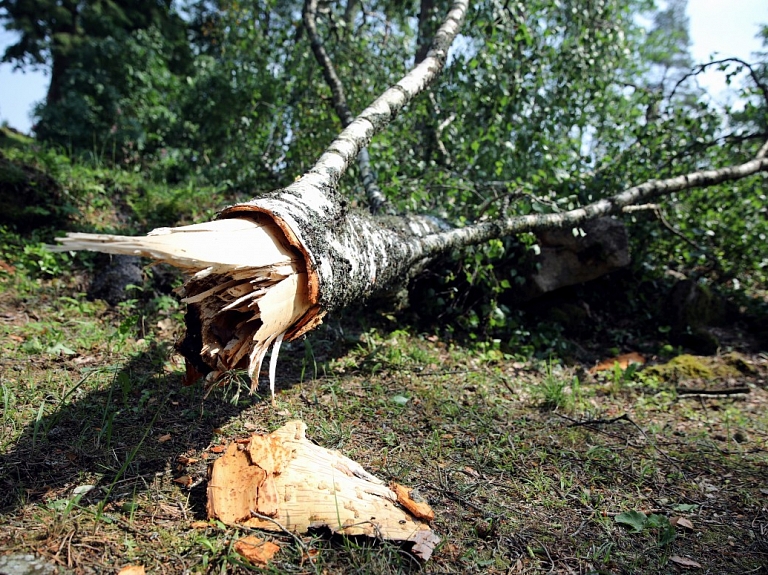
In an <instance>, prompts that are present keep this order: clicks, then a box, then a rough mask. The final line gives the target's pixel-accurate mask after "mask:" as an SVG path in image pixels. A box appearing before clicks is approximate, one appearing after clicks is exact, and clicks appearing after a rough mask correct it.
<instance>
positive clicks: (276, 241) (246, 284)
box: [53, 214, 314, 401]
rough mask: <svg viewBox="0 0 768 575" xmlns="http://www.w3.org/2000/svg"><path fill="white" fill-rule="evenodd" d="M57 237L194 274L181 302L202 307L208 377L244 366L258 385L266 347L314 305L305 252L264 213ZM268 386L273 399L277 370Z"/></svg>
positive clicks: (70, 244) (67, 245)
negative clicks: (128, 232)
mask: <svg viewBox="0 0 768 575" xmlns="http://www.w3.org/2000/svg"><path fill="white" fill-rule="evenodd" d="M58 241H59V242H60V244H61V245H59V246H56V247H55V248H53V249H56V250H59V251H62V250H63V251H67V250H90V251H99V252H106V253H111V254H126V255H140V256H145V257H149V258H152V259H154V260H156V261H159V262H165V263H169V264H171V265H173V266H176V267H179V268H181V269H183V270H184V271H185V272H186V273H187V274H188V275H189V277H188V279H187V281H186V282H185V284H184V287H183V288H182V290H181V295H182V296H183V300H182V301H184V302H185V303H187V304H190V305H196V306H198V311H199V316H200V320H201V324H202V325H201V328H200V336H201V339H202V348H201V350H200V354H201V358H202V360H203V361H204V362H205V363H206V364H207V365H208V366H209V367H210V368H211V369H212V370H213V371H212V373H211V374H209V376H208V381H209V382H213V381H215V380H216V379H217V378H218V377H219V376H220V375H221V374H223V373H224V372H227V371H229V370H232V369H239V368H243V369H247V370H248V374H249V375H250V376H251V382H252V388H255V387H256V386H257V385H258V379H259V373H260V371H261V365H262V362H263V361H264V357H265V356H266V354H267V351H268V350H269V347H270V346H273V354H274V355H275V358H276V357H277V351H278V350H279V344H278V343H277V342H281V341H282V339H283V337H284V336H285V335H286V333H289V331H290V330H291V329H292V328H293V327H295V326H296V324H298V323H299V322H300V320H301V318H302V317H303V316H305V315H306V314H307V311H308V310H310V309H311V308H313V306H314V303H313V302H310V301H309V293H308V279H307V273H306V265H305V263H304V258H303V256H301V255H299V254H297V252H296V250H294V249H292V248H291V247H290V246H289V245H288V244H287V241H286V238H285V235H284V234H283V232H282V231H281V229H280V228H279V227H278V226H277V225H275V224H274V223H273V221H272V220H270V219H269V218H267V217H266V216H263V215H258V214H252V217H251V218H230V219H222V220H215V221H212V222H205V223H201V224H194V225H191V226H180V227H177V228H158V229H156V230H153V231H151V232H149V233H148V234H147V235H146V236H139V237H132V236H117V235H108V234H80V233H71V234H67V236H66V237H63V238H58ZM289 336H290V334H289ZM272 363H273V365H274V361H273V362H272ZM269 383H270V389H271V391H272V399H273V401H274V393H275V391H274V390H275V370H274V369H271V370H270V377H269Z"/></svg>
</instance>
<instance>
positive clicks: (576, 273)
mask: <svg viewBox="0 0 768 575" xmlns="http://www.w3.org/2000/svg"><path fill="white" fill-rule="evenodd" d="M579 230H580V231H579ZM582 231H583V232H584V235H582V233H581V232H582ZM538 237H539V243H540V245H541V253H540V254H539V256H538V257H537V259H536V264H537V266H538V270H537V271H536V272H535V273H533V274H532V275H531V276H530V277H529V278H528V279H529V281H528V282H526V284H527V285H528V286H529V288H528V294H527V296H528V298H533V297H537V296H539V295H541V294H544V293H548V292H551V291H554V290H556V289H559V288H561V287H565V286H570V285H575V284H579V283H584V282H587V281H590V280H593V279H596V278H598V277H600V276H602V275H604V274H607V273H608V272H610V271H613V270H615V269H618V268H621V267H624V266H626V265H628V264H629V262H630V256H629V241H628V238H627V230H626V228H625V227H624V224H623V223H621V222H620V221H618V220H615V219H613V218H608V217H606V218H599V219H597V220H593V221H590V222H585V223H584V224H583V225H581V226H580V228H577V233H576V234H574V230H573V229H572V228H564V229H555V230H546V231H544V232H541V233H540V234H539V236H538Z"/></svg>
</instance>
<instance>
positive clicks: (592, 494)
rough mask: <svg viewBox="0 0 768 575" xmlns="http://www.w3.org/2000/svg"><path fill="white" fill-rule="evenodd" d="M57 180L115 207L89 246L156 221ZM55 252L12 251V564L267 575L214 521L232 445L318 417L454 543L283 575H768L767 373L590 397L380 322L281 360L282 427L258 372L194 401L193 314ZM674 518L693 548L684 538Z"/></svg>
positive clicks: (349, 325)
mask: <svg viewBox="0 0 768 575" xmlns="http://www.w3.org/2000/svg"><path fill="white" fill-rule="evenodd" d="M14 149H15V148H14ZM5 152H6V153H7V154H10V152H9V151H8V150H7V149H5ZM15 153H21V152H15ZM51 162H52V160H50V161H49V163H51ZM57 165H58V164H57ZM56 169H59V170H62V173H64V175H65V176H66V177H71V178H72V181H73V182H74V183H73V184H72V186H71V189H73V190H83V189H88V190H90V192H88V193H83V194H80V193H79V192H78V193H76V194H74V196H73V197H75V198H76V199H77V198H80V199H78V200H77V201H78V202H80V201H81V200H82V198H86V200H83V201H85V203H87V202H88V201H90V200H87V198H91V199H93V198H103V199H104V201H103V203H102V204H98V202H97V203H96V205H97V207H98V206H101V207H98V209H93V210H90V211H89V210H88V209H83V210H80V211H79V212H78V213H79V214H80V215H79V216H78V217H79V218H80V220H78V221H79V222H80V224H82V225H83V226H84V227H88V226H91V229H99V227H100V226H106V227H109V226H111V225H114V224H115V223H120V222H124V225H125V226H126V227H127V228H128V229H130V228H131V227H132V226H137V227H138V226H140V225H143V223H145V222H146V223H148V222H150V221H155V219H156V216H153V215H151V214H148V215H144V212H142V211H137V209H138V208H136V206H139V207H141V206H142V205H144V204H146V206H150V205H151V204H152V202H151V201H149V200H148V199H147V198H144V200H142V201H144V204H142V203H141V202H138V201H137V202H133V201H131V202H126V203H123V204H121V203H120V202H119V201H113V200H116V199H117V198H120V197H125V194H122V193H118V188H120V189H122V190H123V191H125V189H123V188H121V186H127V187H128V188H130V190H129V191H130V193H131V194H133V193H134V192H135V193H137V194H138V193H139V192H138V191H139V189H140V188H139V183H138V180H133V179H131V178H133V176H131V175H130V174H123V175H120V176H119V177H118V176H115V175H114V174H112V175H110V172H109V171H106V170H105V171H104V172H100V171H99V170H98V169H95V171H87V170H86V168H85V167H83V166H74V167H72V166H71V165H69V164H65V165H63V167H62V166H59V167H58V168H56ZM78 170H80V171H87V174H88V175H87V177H86V176H83V175H82V174H79V175H77V174H75V175H73V174H74V173H75V172H77V171H78ZM67 174H69V175H68V176H67ZM62 177H64V176H62ZM89 178H90V179H89ZM120 178H125V179H124V180H121V179H120ZM64 179H65V180H66V178H64ZM84 181H85V182H88V181H90V182H92V183H94V185H93V186H91V187H88V186H85V184H84V183H83V182H84ZM98 186H102V188H103V190H104V191H103V192H102V191H100V189H101V188H99V187H98ZM131 190H132V191H131ZM147 190H148V192H147V193H148V194H150V196H151V194H152V193H154V192H153V191H152V190H151V189H149V188H147ZM175 193H176V192H173V191H172V190H166V191H164V192H163V194H165V195H164V196H163V197H167V198H173V197H174V194H175ZM89 194H91V195H89ZM129 195H130V194H129ZM192 200H194V198H191V199H190V198H189V197H184V201H183V202H182V201H179V202H177V203H176V204H174V209H177V208H178V209H181V216H180V217H181V218H182V219H185V220H187V219H188V220H192V219H195V218H196V217H198V216H199V215H200V213H201V212H200V211H199V210H200V209H201V208H199V207H198V208H195V210H197V211H194V210H187V211H185V208H184V205H187V204H188V203H189V204H191V203H194V202H193V201H192ZM207 201H208V202H209V204H212V203H213V200H212V199H211V198H208V200H207ZM78 205H80V204H78ZM164 205H165V204H164ZM200 205H206V204H204V203H201V204H200ZM141 209H142V210H143V209H144V208H141ZM149 209H150V208H147V210H149ZM120 210H124V211H122V212H121V211H120ZM137 222H138V223H137ZM121 225H123V224H121ZM35 233H36V232H34V233H32V234H31V235H26V236H22V235H20V234H17V233H16V232H12V231H9V230H7V229H6V230H5V231H4V232H3V235H2V237H0V260H2V261H3V262H4V263H6V264H8V265H9V266H10V270H9V269H8V268H6V267H3V266H0V410H2V412H1V413H0V555H7V554H26V553H31V554H34V555H36V556H38V557H41V558H43V559H44V560H45V561H46V562H49V563H51V564H55V565H58V566H59V567H61V568H62V569H64V570H65V572H73V573H106V572H112V573H113V572H115V571H116V569H117V568H118V567H120V566H123V565H127V564H142V565H144V566H145V567H146V568H147V571H148V572H151V573H171V574H175V573H185V572H189V573H246V572H253V571H259V570H260V569H258V568H256V567H254V566H250V565H248V564H246V563H244V562H243V560H242V559H241V558H240V557H239V556H238V555H237V554H236V553H235V552H234V547H233V546H234V542H235V541H236V540H237V538H239V537H241V536H243V535H246V534H248V533H249V532H248V531H247V530H243V529H236V528H231V527H226V526H224V525H222V524H220V523H218V522H215V521H208V520H207V518H206V513H205V487H206V467H207V465H208V463H210V462H211V461H212V460H214V459H215V458H216V457H217V456H218V455H217V452H218V451H219V449H218V447H219V446H221V445H224V444H226V443H228V442H229V441H231V440H233V439H235V438H240V437H243V436H246V435H248V434H250V433H253V432H267V431H271V430H273V429H275V428H277V427H279V426H280V425H282V424H283V423H285V422H286V421H288V420H291V419H295V418H300V419H303V420H304V421H305V422H306V423H307V425H308V434H309V436H310V438H311V439H312V440H314V441H315V442H317V443H319V444H321V445H323V446H325V447H329V448H334V449H339V450H341V451H342V452H343V453H344V454H345V455H347V456H349V457H352V458H353V459H355V460H357V461H359V462H360V463H361V464H362V465H364V466H365V467H366V468H367V469H368V470H369V471H371V472H373V473H374V474H376V475H378V476H379V477H381V478H382V479H385V480H396V481H398V482H400V483H403V484H406V485H409V486H412V487H416V488H418V490H419V493H420V494H421V495H422V496H423V497H425V498H426V499H427V501H428V502H429V503H430V504H431V505H432V507H433V508H434V509H435V511H436V513H437V517H436V519H435V521H434V525H433V527H434V529H435V531H436V533H437V534H438V535H439V536H440V537H441V538H442V543H441V544H440V545H439V547H438V549H437V550H436V552H435V554H434V556H433V558H432V559H431V560H430V561H429V562H428V563H426V564H425V565H424V566H423V567H419V566H418V564H416V563H415V562H414V561H413V559H412V558H411V556H410V554H409V553H408V552H407V550H406V549H402V548H401V547H399V546H398V545H396V544H394V543H391V542H376V541H369V540H364V539H345V538H329V537H327V536H325V535H324V534H322V533H313V534H309V535H302V536H301V537H299V538H298V540H297V539H295V538H294V537H291V536H287V535H282V534H274V533H261V534H260V536H262V537H265V538H268V539H270V540H273V541H275V542H277V543H278V544H279V545H280V546H281V548H282V549H281V551H280V552H279V553H278V554H277V555H276V557H275V561H274V563H273V564H272V565H270V566H269V567H267V568H265V569H261V570H263V571H265V572H267V573H372V574H379V573H381V574H386V573H408V572H416V571H418V570H419V569H422V570H423V571H425V572H428V573H462V574H463V573H478V574H479V573H616V574H618V573H647V574H655V573H676V572H679V571H681V570H682V567H680V566H679V565H678V564H677V563H675V559H676V558H689V559H690V560H693V561H696V562H697V563H699V564H700V565H701V566H702V570H701V571H702V572H704V571H707V572H711V573H750V572H753V573H759V572H760V569H764V566H765V565H766V561H767V560H768V514H767V512H766V507H765V501H766V496H767V495H768V492H766V489H768V484H766V477H768V457H767V456H766V448H768V409H766V406H768V391H767V390H766V380H768V355H767V354H765V353H763V354H758V353H753V354H752V355H750V356H748V357H747V359H748V360H749V362H750V365H752V366H753V367H754V369H755V371H754V372H753V373H751V374H748V375H744V376H742V377H740V379H739V381H738V382H737V383H739V384H740V385H742V384H743V385H748V386H749V388H750V393H749V394H747V395H746V396H733V397H727V396H726V397H719V398H705V397H685V396H678V394H677V392H676V389H675V384H674V383H667V382H664V381H661V380H659V379H657V378H653V377H649V376H647V375H644V373H643V371H642V370H639V371H633V372H622V371H620V370H619V371H613V372H609V373H608V374H607V375H605V376H599V377H594V376H591V375H589V374H588V373H587V372H586V371H585V369H584V368H586V367H590V366H589V365H583V364H579V363H578V362H573V361H568V360H567V358H560V357H551V358H548V359H547V360H535V359H531V358H527V357H517V356H514V355H511V354H509V353H504V352H502V351H501V348H500V347H499V346H498V345H497V342H493V341H489V342H485V341H476V342H470V343H468V344H466V345H463V344H461V343H458V341H457V340H453V339H447V338H444V337H442V336H440V334H438V333H432V332H421V331H420V330H419V329H418V328H417V327H414V326H411V325H408V324H407V322H405V321H400V323H393V322H392V321H391V319H389V318H390V317H391V316H387V318H384V317H379V316H377V314H376V313H375V312H373V311H371V312H369V313H367V314H358V313H356V316H360V317H355V318H341V319H336V318H330V319H329V321H328V322H327V323H326V324H325V325H324V326H322V327H321V328H320V329H319V330H317V331H316V332H315V333H313V334H312V335H310V337H309V338H307V339H306V340H304V341H298V342H292V343H288V344H285V345H284V348H283V351H282V353H281V359H280V363H279V374H278V388H279V392H278V396H277V399H278V406H277V407H276V408H273V407H272V406H271V404H270V401H269V398H268V393H263V394H262V395H249V394H248V393H247V391H246V389H245V385H246V383H245V381H244V378H243V375H242V374H240V373H232V374H229V381H230V385H229V386H228V387H225V388H218V389H215V390H214V391H213V392H212V393H211V394H210V395H209V396H208V397H205V394H204V392H203V390H202V389H201V388H200V387H197V386H192V387H184V386H182V384H181V380H182V376H183V364H182V363H180V361H179V359H178V357H176V356H175V355H174V352H173V342H174V340H175V338H176V337H178V335H179V334H180V331H181V329H182V315H183V309H181V308H180V307H179V306H178V304H176V303H175V300H173V299H172V298H170V297H169V295H168V294H167V293H165V292H163V291H162V290H160V289H159V288H157V287H156V284H155V283H153V282H152V281H149V280H148V281H147V283H146V285H143V286H140V287H141V289H140V290H138V291H137V292H136V299H135V300H131V301H129V302H126V303H124V304H121V305H119V306H117V307H110V306H108V305H107V304H105V303H103V302H99V301H94V302H92V301H88V300H87V299H86V298H85V296H84V294H83V292H84V291H85V286H86V285H87V280H88V276H89V275H90V274H92V273H93V268H94V264H93V261H92V260H89V259H88V258H84V259H81V258H80V257H79V256H78V257H77V258H75V259H72V258H68V257H65V256H62V257H61V258H59V256H51V255H50V254H48V253H47V252H45V251H43V250H42V249H41V247H40V246H41V244H42V243H44V242H45V241H48V240H47V239H46V238H44V237H42V236H38V235H35ZM30 246H32V247H30ZM25 248H26V251H25ZM594 312H595V313H596V314H597V313H599V310H594ZM395 326H397V329H395ZM526 329H532V328H530V327H528V328H526ZM625 329H626V326H624V327H622V330H625ZM622 333H624V332H622ZM581 343H583V344H584V345H585V346H586V345H587V344H588V342H581ZM589 345H592V344H591V343H589ZM654 345H655V343H654ZM507 351H508V350H507ZM595 353H602V349H598V350H597V351H596V352H595ZM715 383H716V384H717V385H726V384H728V383H729V382H726V381H722V382H715ZM622 416H624V417H622ZM627 514H629V515H627ZM627 517H632V518H635V519H637V518H641V519H638V521H639V523H637V525H639V527H632V526H630V525H628V524H627V523H625V522H622V520H623V519H626V518H627ZM642 517H645V520H642ZM677 517H683V518H685V519H687V520H688V521H690V523H691V525H692V527H693V529H689V528H686V527H684V526H680V524H678V527H674V528H673V530H672V531H670V530H669V526H670V525H671V523H670V520H673V519H674V518H677ZM310 557H311V560H310ZM692 572H697V571H692Z"/></svg>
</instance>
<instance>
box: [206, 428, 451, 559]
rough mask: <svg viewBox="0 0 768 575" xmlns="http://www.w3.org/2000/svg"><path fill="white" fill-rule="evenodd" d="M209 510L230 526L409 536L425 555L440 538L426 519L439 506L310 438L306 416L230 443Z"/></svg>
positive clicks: (212, 484) (212, 483)
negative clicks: (420, 499)
mask: <svg viewBox="0 0 768 575" xmlns="http://www.w3.org/2000/svg"><path fill="white" fill-rule="evenodd" d="M207 509H208V517H209V518H210V519H218V520H220V521H222V522H223V523H225V524H227V525H234V526H245V527H253V528H258V529H267V530H271V531H288V532H291V533H306V532H307V531H309V530H310V529H328V530H330V531H331V532H333V533H338V534H342V535H365V536H368V537H375V538H378V539H388V540H394V541H409V542H412V543H413V544H414V548H413V552H414V553H415V554H416V555H418V556H419V557H421V558H422V559H424V560H426V559H428V558H429V555H431V552H432V549H433V548H434V546H435V545H436V544H437V543H438V542H439V538H437V536H435V535H434V533H433V532H432V530H431V529H430V527H429V525H428V523H427V522H428V521H431V520H432V519H433V518H434V512H433V511H432V509H431V508H430V507H429V506H428V505H427V504H426V503H425V502H417V501H414V500H413V498H412V497H411V491H410V490H409V489H408V488H406V487H404V486H401V485H396V484H395V485H392V487H391V488H390V487H389V486H387V485H386V484H385V483H384V482H383V481H381V480H380V479H378V478H377V477H375V476H373V475H371V474H370V473H368V472H367V471H366V470H365V469H363V468H362V467H361V466H360V464H358V463H356V462H355V461H353V460H351V459H349V458H347V457H345V456H344V455H342V454H341V453H339V452H338V451H332V450H328V449H325V448H323V447H320V446H318V445H315V444H314V443H312V442H310V441H309V440H308V439H307V437H306V425H305V424H304V423H303V422H301V421H290V422H288V423H287V424H285V425H284V426H283V427H281V428H280V429H278V430H276V431H274V432H272V433H270V434H269V435H259V434H254V435H252V436H251V438H250V439H249V441H248V442H247V443H244V442H236V443H232V444H230V445H229V446H228V448H227V450H226V451H225V452H224V454H223V455H222V456H221V457H220V458H219V459H217V460H216V461H215V462H214V463H212V464H211V467H210V470H209V479H208V506H207Z"/></svg>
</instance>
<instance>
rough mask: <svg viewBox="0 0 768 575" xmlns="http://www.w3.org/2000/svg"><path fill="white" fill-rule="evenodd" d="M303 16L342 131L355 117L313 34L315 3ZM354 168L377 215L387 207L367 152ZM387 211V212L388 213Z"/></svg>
mask: <svg viewBox="0 0 768 575" xmlns="http://www.w3.org/2000/svg"><path fill="white" fill-rule="evenodd" d="M303 16H304V26H305V27H306V29H307V34H308V35H309V41H310V45H311V46H312V53H313V54H314V55H315V59H316V60H317V62H318V64H320V68H321V69H322V71H323V78H325V82H326V83H327V84H328V86H329V87H330V88H331V94H332V95H333V107H334V109H335V110H336V115H338V117H339V119H340V120H341V125H342V127H344V128H346V127H347V126H349V125H350V124H351V123H352V122H353V121H354V120H355V117H354V116H353V115H352V111H351V110H350V108H349V105H348V104H347V98H346V96H345V94H344V85H343V84H342V83H341V79H340V78H339V76H338V74H336V69H335V68H334V66H333V62H332V61H331V58H330V56H328V53H327V52H326V51H325V46H323V42H322V40H321V39H320V35H319V34H318V33H317V21H316V16H317V0H306V2H305V3H304V13H303ZM357 167H358V168H359V170H360V180H361V181H362V183H363V187H364V188H365V193H366V196H367V197H368V207H369V209H370V210H371V213H373V214H375V213H378V212H379V211H380V210H381V209H382V208H384V207H387V206H388V202H387V198H386V196H384V194H383V193H382V192H381V190H380V189H379V186H378V185H377V184H376V176H375V175H374V173H373V169H372V168H371V158H370V155H369V154H368V148H362V149H361V150H360V152H359V153H358V155H357ZM387 211H389V209H388V210H387Z"/></svg>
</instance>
